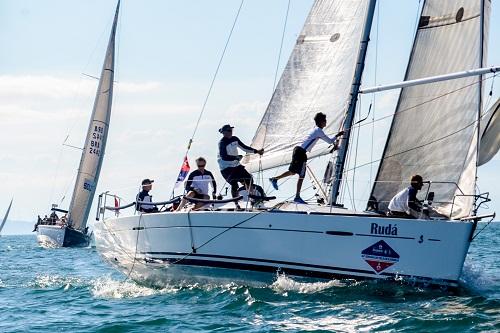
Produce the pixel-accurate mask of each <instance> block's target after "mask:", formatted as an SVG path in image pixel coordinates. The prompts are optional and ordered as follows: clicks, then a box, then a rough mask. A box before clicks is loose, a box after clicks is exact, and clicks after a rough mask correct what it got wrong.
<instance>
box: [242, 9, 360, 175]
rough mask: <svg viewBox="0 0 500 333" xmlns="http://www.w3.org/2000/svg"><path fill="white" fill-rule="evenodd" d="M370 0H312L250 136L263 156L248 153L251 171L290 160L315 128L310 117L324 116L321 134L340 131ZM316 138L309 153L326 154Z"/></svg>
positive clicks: (279, 164)
mask: <svg viewBox="0 0 500 333" xmlns="http://www.w3.org/2000/svg"><path fill="white" fill-rule="evenodd" d="M368 3H369V1H367V0H343V1H338V0H316V1H315V2H314V4H313V7H312V9H311V12H310V13H309V16H308V17H307V20H306V23H305V25H304V27H303V29H302V32H301V33H300V36H299V38H298V39H297V43H296V45H295V47H294V49H293V52H292V54H291V56H290V59H289V60H288V63H287V65H286V67H285V69H284V72H283V74H282V76H281V79H280V81H279V83H278V85H277V87H276V90H275V91H274V94H273V96H272V98H271V101H270V103H269V105H268V107H267V110H266V112H265V114H264V116H263V118H262V120H261V122H260V125H259V127H258V129H257V132H256V134H255V136H254V138H253V141H252V147H256V148H264V149H265V154H264V155H263V156H262V157H259V156H257V155H249V156H246V157H245V159H244V160H243V162H244V163H245V164H246V166H247V168H248V169H249V170H250V171H257V170H258V168H259V167H262V168H263V169H269V168H273V167H278V166H281V165H285V164H287V163H289V162H290V160H291V155H292V154H291V152H292V150H293V148H294V147H295V146H296V145H297V144H299V143H300V141H301V140H302V139H303V138H304V137H305V136H306V135H307V133H308V132H309V131H310V130H311V129H312V128H313V127H314V121H313V117H314V114H316V113H317V112H323V113H325V114H326V115H327V117H328V126H327V127H326V128H325V133H327V135H330V136H332V135H333V134H335V133H336V132H338V131H339V129H340V127H341V123H342V120H343V117H344V114H345V112H346V108H347V106H348V102H349V92H350V90H351V85H352V80H353V76H354V72H355V68H356V58H357V55H358V51H359V45H360V41H361V35H362V32H363V26H364V23H365V20H366V13H367V8H368ZM329 152H330V150H329V149H328V147H327V145H326V144H324V143H318V144H317V145H316V147H315V149H314V150H313V151H312V152H311V154H310V155H309V156H310V157H312V156H319V155H323V154H327V153H329Z"/></svg>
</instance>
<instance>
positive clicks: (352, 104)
mask: <svg viewBox="0 0 500 333" xmlns="http://www.w3.org/2000/svg"><path fill="white" fill-rule="evenodd" d="M369 1H370V3H369V4H368V11H367V13H366V21H365V26H364V29H363V35H362V38H361V44H360V47H359V54H358V60H357V63H356V70H355V72H354V78H353V82H352V86H351V92H350V96H351V98H350V101H349V107H348V109H347V113H346V116H345V119H344V123H343V125H342V128H343V130H344V137H343V139H342V143H341V145H340V148H339V150H338V155H337V161H336V163H335V179H334V181H333V185H332V190H331V200H330V203H331V204H332V205H334V204H337V200H338V195H339V191H340V184H341V182H342V175H343V172H344V168H345V162H346V158H347V151H348V147H349V139H350V136H351V126H352V124H353V122H354V113H355V112H356V103H357V101H358V93H359V88H360V86H361V77H362V76H363V70H364V67H365V58H366V52H367V49H368V42H369V41H370V31H371V29H372V22H373V16H374V14H375V5H376V3H377V0H369Z"/></svg>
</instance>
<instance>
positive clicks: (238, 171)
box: [217, 125, 264, 207]
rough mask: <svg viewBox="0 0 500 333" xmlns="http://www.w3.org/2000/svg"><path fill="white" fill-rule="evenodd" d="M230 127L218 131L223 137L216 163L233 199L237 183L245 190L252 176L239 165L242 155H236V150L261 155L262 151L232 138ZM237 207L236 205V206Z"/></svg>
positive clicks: (248, 186) (236, 191) (236, 190)
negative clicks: (242, 185)
mask: <svg viewBox="0 0 500 333" xmlns="http://www.w3.org/2000/svg"><path fill="white" fill-rule="evenodd" d="M233 128H234V127H232V126H231V125H224V126H222V127H221V128H220V129H219V133H221V134H222V135H223V137H222V139H220V141H219V154H218V156H217V162H218V163H219V168H220V172H221V174H222V176H223V177H224V179H225V180H226V181H227V182H228V183H229V184H230V185H231V195H232V196H233V198H236V197H237V196H238V183H242V184H244V185H245V186H246V188H247V189H249V188H250V186H251V184H252V175H251V174H249V173H248V171H247V170H246V169H245V167H244V166H243V165H241V164H240V160H241V159H242V158H243V156H242V155H238V148H240V149H241V150H243V151H245V152H247V153H254V154H259V155H262V154H264V149H255V148H252V147H249V146H247V145H246V144H244V143H243V142H241V140H240V139H238V137H236V136H233ZM236 206H237V207H238V204H236Z"/></svg>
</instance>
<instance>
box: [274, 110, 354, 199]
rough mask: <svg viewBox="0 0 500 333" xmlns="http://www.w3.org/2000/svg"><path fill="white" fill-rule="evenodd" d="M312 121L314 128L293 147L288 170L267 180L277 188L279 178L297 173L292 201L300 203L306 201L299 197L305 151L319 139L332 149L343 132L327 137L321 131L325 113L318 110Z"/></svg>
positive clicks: (303, 172)
mask: <svg viewBox="0 0 500 333" xmlns="http://www.w3.org/2000/svg"><path fill="white" fill-rule="evenodd" d="M314 122H315V123H316V126H315V127H314V129H313V130H312V131H311V132H310V133H309V134H308V135H307V136H306V138H305V139H304V140H303V141H302V143H301V144H300V145H298V146H296V147H295V148H294V149H293V154H292V162H291V163H290V166H289V167H288V171H285V172H284V173H282V174H281V175H279V176H276V177H272V178H269V181H270V182H271V184H272V185H273V187H274V189H275V190H277V189H278V180H279V179H281V178H285V177H288V176H292V175H295V174H298V175H299V179H298V180H297V192H296V194H295V199H294V200H293V201H294V202H296V203H300V204H305V203H306V202H305V201H304V200H302V198H301V197H300V191H301V189H302V183H303V182H304V177H305V175H306V165H307V154H306V153H307V152H310V151H311V150H312V148H313V147H314V145H315V144H316V142H318V140H319V139H321V140H323V141H325V142H327V143H329V144H334V149H337V146H338V142H337V141H338V138H339V137H340V136H342V135H343V134H344V132H343V131H341V132H339V133H337V134H336V135H334V136H333V137H331V138H330V137H328V136H327V135H326V134H325V132H323V128H325V127H326V115H325V114H324V113H322V112H319V113H317V114H316V115H315V116H314Z"/></svg>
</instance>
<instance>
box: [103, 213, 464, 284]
mask: <svg viewBox="0 0 500 333" xmlns="http://www.w3.org/2000/svg"><path fill="white" fill-rule="evenodd" d="M190 224H191V227H190ZM237 224H238V225H237ZM235 225H237V226H235ZM472 228H473V224H472V223H469V222H450V221H428V220H408V219H395V218H385V217H379V216H378V217H377V216H374V215H345V214H327V213H306V212H301V213H299V212H286V211H278V212H233V211H225V212H224V211H217V212H211V211H200V212H190V213H187V212H179V213H157V214H144V215H142V216H139V215H136V216H129V217H120V218H113V219H107V220H105V221H100V222H97V223H95V225H94V234H95V241H96V248H97V249H98V251H99V252H100V253H101V255H102V257H103V258H104V259H105V260H106V261H108V262H110V263H112V264H113V265H115V266H116V267H117V268H118V269H119V270H121V271H122V272H123V273H125V274H127V275H129V276H130V277H131V278H133V279H135V280H137V281H140V282H144V283H150V284H157V285H162V284H165V283H167V282H168V281H171V280H184V279H194V280H196V279H205V278H209V279H210V278H228V279H237V280H263V279H264V280H266V279H267V280H272V279H273V278H274V276H275V275H276V272H284V273H287V274H289V275H293V276H304V277H311V278H320V279H331V278H356V279H398V278H403V279H406V280H410V281H416V282H422V283H424V284H437V285H449V286H456V285H457V282H458V279H459V277H460V273H461V271H462V267H463V263H464V260H465V257H466V254H467V251H468V247H469V243H470V242H469V237H470V235H471V232H472ZM193 248H194V249H196V250H195V251H193ZM134 258H135V263H134Z"/></svg>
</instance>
